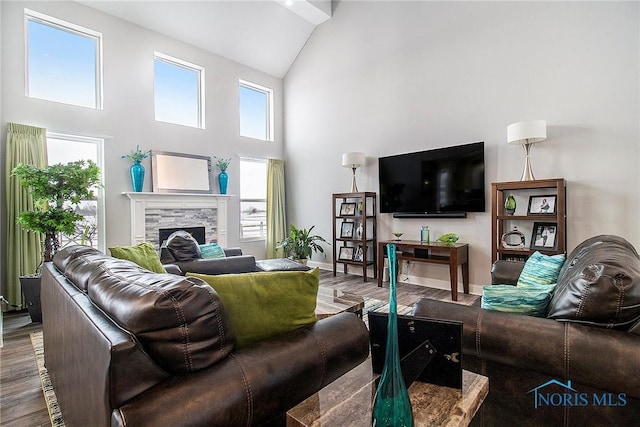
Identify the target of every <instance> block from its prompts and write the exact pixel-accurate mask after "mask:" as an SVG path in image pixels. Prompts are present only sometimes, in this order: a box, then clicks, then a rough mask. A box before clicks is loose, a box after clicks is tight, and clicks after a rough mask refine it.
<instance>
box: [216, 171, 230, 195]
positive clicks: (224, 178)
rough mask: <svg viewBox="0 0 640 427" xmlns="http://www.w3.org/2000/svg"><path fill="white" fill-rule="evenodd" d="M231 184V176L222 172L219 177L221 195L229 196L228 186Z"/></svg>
mask: <svg viewBox="0 0 640 427" xmlns="http://www.w3.org/2000/svg"><path fill="white" fill-rule="evenodd" d="M228 183H229V175H227V172H225V171H222V172H220V175H218V185H220V194H227V184H228Z"/></svg>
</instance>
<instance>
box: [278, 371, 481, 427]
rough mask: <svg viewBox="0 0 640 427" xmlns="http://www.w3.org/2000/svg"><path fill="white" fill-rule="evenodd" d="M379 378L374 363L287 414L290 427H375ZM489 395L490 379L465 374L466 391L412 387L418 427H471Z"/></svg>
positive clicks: (345, 376) (433, 386) (418, 384)
mask: <svg viewBox="0 0 640 427" xmlns="http://www.w3.org/2000/svg"><path fill="white" fill-rule="evenodd" d="M377 376H378V375H377V374H374V373H373V371H372V369H371V359H368V360H367V361H365V362H363V363H362V364H360V365H358V366H356V367H355V368H354V369H352V370H351V371H349V372H347V373H346V374H344V375H343V376H341V377H340V378H338V379H337V380H335V381H334V382H332V383H331V384H329V385H328V386H326V387H325V388H323V389H322V390H320V391H319V392H317V393H316V394H314V395H312V396H311V397H309V398H308V399H307V400H305V401H304V402H302V403H300V404H299V405H297V406H295V407H294V408H292V409H291V410H289V411H288V412H287V427H307V426H312V425H313V426H315V427H323V426H325V427H333V426H340V427H371V412H372V406H373V397H374V394H375V392H376V390H375V379H376V377H377ZM488 392H489V379H488V378H487V377H485V376H482V375H478V374H475V373H473V372H469V371H463V372H462V390H458V389H454V388H449V387H442V386H437V385H433V384H427V383H421V382H418V381H416V382H414V383H413V384H412V385H411V387H409V398H410V399H411V406H412V407H413V418H414V425H415V427H423V426H424V427H426V426H448V427H449V426H467V425H468V424H469V423H470V422H471V419H472V418H473V416H474V415H475V413H476V411H477V410H478V408H480V405H482V402H483V401H484V399H485V397H486V396H487V393H488Z"/></svg>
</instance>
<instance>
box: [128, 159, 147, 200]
mask: <svg viewBox="0 0 640 427" xmlns="http://www.w3.org/2000/svg"><path fill="white" fill-rule="evenodd" d="M130 170H131V185H132V186H133V191H135V192H136V193H140V192H141V191H142V186H143V185H144V166H142V165H141V164H140V162H134V163H133V164H132V165H131V168H130Z"/></svg>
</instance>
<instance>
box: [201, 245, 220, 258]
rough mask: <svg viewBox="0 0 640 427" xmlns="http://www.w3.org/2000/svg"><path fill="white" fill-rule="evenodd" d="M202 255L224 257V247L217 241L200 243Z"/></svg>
mask: <svg viewBox="0 0 640 427" xmlns="http://www.w3.org/2000/svg"><path fill="white" fill-rule="evenodd" d="M200 256H201V257H202V259H212V258H224V257H226V255H225V253H224V249H222V247H220V245H219V244H217V243H207V244H205V245H200Z"/></svg>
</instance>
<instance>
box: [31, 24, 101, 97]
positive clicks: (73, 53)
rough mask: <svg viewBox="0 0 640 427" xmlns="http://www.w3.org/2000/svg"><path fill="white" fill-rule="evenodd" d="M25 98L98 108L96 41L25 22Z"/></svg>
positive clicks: (92, 38)
mask: <svg viewBox="0 0 640 427" xmlns="http://www.w3.org/2000/svg"><path fill="white" fill-rule="evenodd" d="M27 23H28V24H27V25H28V27H27V31H28V49H27V50H28V64H29V66H28V95H29V96H30V97H33V98H40V99H46V100H49V101H57V102H63V103H65V104H72V105H79V106H82V107H90V108H98V101H97V88H98V87H99V85H98V84H97V79H98V72H97V60H96V57H97V55H98V39H97V38H94V37H91V36H88V35H82V34H79V33H77V32H74V31H70V30H65V29H61V28H58V27H54V26H50V25H47V24H44V23H41V22H39V21H34V20H32V19H29V20H27Z"/></svg>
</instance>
